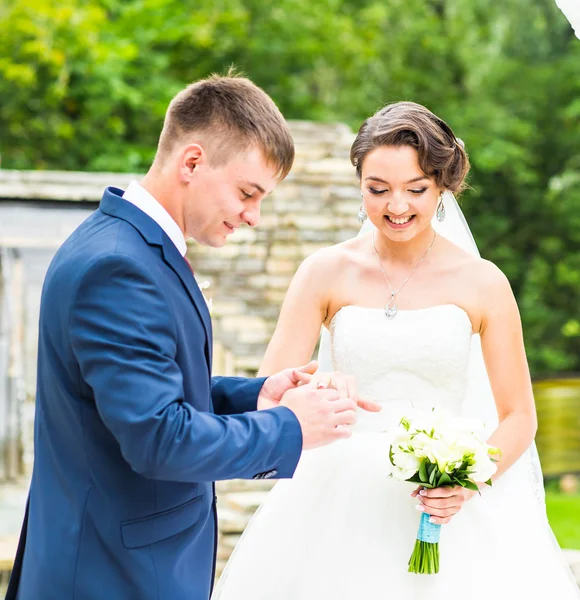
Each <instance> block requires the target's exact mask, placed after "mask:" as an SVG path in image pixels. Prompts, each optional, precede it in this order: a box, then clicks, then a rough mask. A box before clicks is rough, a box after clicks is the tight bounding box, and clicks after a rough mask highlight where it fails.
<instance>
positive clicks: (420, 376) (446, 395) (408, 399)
mask: <svg viewBox="0 0 580 600" xmlns="http://www.w3.org/2000/svg"><path fill="white" fill-rule="evenodd" d="M330 334H331V353H332V363H333V367H334V368H335V369H336V370H339V371H342V372H344V373H348V374H350V375H354V377H355V378H356V381H357V385H358V390H359V393H360V394H361V396H364V397H366V398H370V399H373V400H375V401H377V402H379V403H381V404H382V405H383V410H382V411H381V413H378V414H373V413H366V412H364V411H359V412H360V414H359V420H358V423H357V424H356V425H355V427H354V430H355V431H380V430H383V429H384V428H385V426H391V425H392V424H393V422H394V421H397V422H398V420H399V419H400V417H401V416H403V415H405V414H407V413H408V412H409V410H410V409H411V408H415V409H419V410H423V409H428V408H430V407H432V406H439V407H442V408H444V409H446V410H449V411H451V412H453V413H456V414H459V413H460V412H461V408H462V403H463V399H464V397H465V391H466V385H467V375H468V363H469V352H470V344H471V335H472V326H471V321H470V319H469V317H468V315H467V313H466V312H465V311H464V310H463V309H461V308H459V307H458V306H456V305H453V304H448V305H442V306H435V307H431V308H425V309H418V310H402V311H399V313H398V314H397V316H396V317H395V318H394V319H388V318H387V317H386V316H385V313H384V311H383V309H382V308H363V307H359V306H345V307H343V308H342V309H340V310H339V311H338V312H337V313H336V315H335V316H334V317H333V319H332V322H331V324H330Z"/></svg>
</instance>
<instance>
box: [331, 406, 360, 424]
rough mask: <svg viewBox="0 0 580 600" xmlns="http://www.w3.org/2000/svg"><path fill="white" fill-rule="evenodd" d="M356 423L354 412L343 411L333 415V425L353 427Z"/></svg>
mask: <svg viewBox="0 0 580 600" xmlns="http://www.w3.org/2000/svg"><path fill="white" fill-rule="evenodd" d="M355 423H356V412H355V411H354V410H343V411H341V412H339V413H336V414H335V415H334V425H335V427H338V426H340V425H354V424H355Z"/></svg>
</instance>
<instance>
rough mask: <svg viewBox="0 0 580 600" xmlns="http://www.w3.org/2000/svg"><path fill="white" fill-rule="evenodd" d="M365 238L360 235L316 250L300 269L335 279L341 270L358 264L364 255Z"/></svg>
mask: <svg viewBox="0 0 580 600" xmlns="http://www.w3.org/2000/svg"><path fill="white" fill-rule="evenodd" d="M365 238H366V235H362V236H359V237H355V238H351V239H348V240H346V241H344V242H340V243H338V244H334V245H333V246H328V247H325V248H321V249H319V250H316V251H315V252H314V253H313V254H311V255H310V256H309V257H308V258H306V259H305V260H304V262H303V263H302V266H301V267H300V268H301V269H307V270H308V271H314V272H316V273H318V274H328V275H333V276H334V277H336V275H338V274H339V273H340V272H342V270H343V269H345V268H349V267H353V266H356V265H357V264H358V263H359V262H360V260H361V259H362V257H363V256H364V253H365ZM337 270H340V271H338V272H337Z"/></svg>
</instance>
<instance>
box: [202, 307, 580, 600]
mask: <svg viewBox="0 0 580 600" xmlns="http://www.w3.org/2000/svg"><path fill="white" fill-rule="evenodd" d="M471 329H472V328H471V322H470V320H469V317H468V315H467V314H466V313H465V312H464V311H463V310H462V309H461V308H459V307H457V306H455V305H443V306H436V307H432V308H426V309H420V310H408V311H400V312H399V313H398V315H397V316H396V317H395V318H394V319H388V318H386V317H385V314H384V312H383V310H382V309H372V308H361V307H355V306H347V307H344V308H342V309H341V310H340V311H339V312H338V313H337V314H336V315H335V317H334V318H333V320H332V323H331V327H330V334H331V356H332V362H333V366H334V368H335V369H337V370H340V371H342V372H344V373H349V374H352V375H354V376H355V377H356V380H357V382H358V387H359V392H360V394H361V395H362V396H364V397H367V398H372V399H374V400H376V401H378V402H380V403H381V404H382V406H383V409H382V411H381V412H380V413H365V412H362V411H359V412H360V414H359V420H358V422H357V424H356V425H355V426H354V427H353V435H352V437H351V438H349V439H348V440H343V441H340V442H337V443H335V444H333V445H330V446H327V447H324V448H320V449H317V450H311V451H307V452H305V453H304V454H303V457H302V459H301V460H300V463H299V465H298V468H297V471H296V474H295V476H294V478H293V479H291V480H283V481H280V482H278V483H277V484H276V486H275V487H274V489H273V490H272V491H271V492H270V494H269V495H268V497H267V499H266V501H265V502H264V504H263V505H262V506H261V508H260V509H259V510H258V512H257V513H256V515H255V517H254V518H253V520H252V521H251V523H250V525H249V526H248V528H247V529H246V532H245V533H244V535H243V536H242V538H241V540H240V542H239V543H238V545H237V547H236V550H235V551H234V553H233V556H232V558H231V559H230V561H229V563H228V565H227V566H226V569H225V571H224V574H223V576H222V578H221V579H220V581H219V583H218V585H217V587H216V589H215V592H214V596H213V598H214V600H273V599H275V600H379V599H380V600H390V599H392V600H419V599H421V600H425V599H429V600H448V599H449V598H450V597H453V596H456V595H457V597H458V598H461V599H462V600H488V599H494V600H513V599H520V598H521V599H532V600H535V599H538V600H540V599H554V600H572V599H577V598H580V593H579V591H578V588H577V587H576V584H575V583H574V581H573V579H572V576H571V574H570V572H569V570H568V568H567V566H566V565H565V562H564V560H563V557H562V554H561V551H560V550H559V548H558V547H557V544H556V543H555V539H554V537H553V535H552V532H551V530H550V527H549V525H548V522H547V519H546V514H545V506H544V504H543V501H542V498H541V497H538V493H537V492H538V489H537V487H536V486H535V485H534V483H533V477H531V476H530V468H531V462H530V461H529V460H527V456H526V455H524V457H523V458H522V459H521V460H520V461H518V463H516V464H515V465H514V466H513V467H512V468H511V469H509V471H508V472H506V473H505V474H504V475H503V476H502V477H501V478H500V479H499V480H498V481H497V482H496V483H495V484H494V485H493V487H492V488H486V489H485V490H483V492H482V494H481V496H475V497H474V498H472V499H471V500H470V501H469V502H467V503H466V504H465V506H464V507H463V509H462V510H461V511H460V512H459V513H458V514H457V515H456V516H455V517H454V518H453V519H452V521H451V522H450V523H449V524H448V525H444V526H443V527H442V531H441V541H440V544H439V547H440V553H441V558H440V572H439V573H438V574H436V575H416V574H411V573H408V572H407V563H408V560H409V557H410V555H411V552H412V550H413V545H414V543H415V538H416V534H417V527H418V524H419V518H420V513H419V512H418V511H417V510H415V505H416V504H417V501H416V500H415V499H414V498H411V496H410V493H411V492H412V490H413V489H414V487H415V486H414V485H413V484H409V483H402V482H399V481H396V480H393V479H389V478H388V477H387V474H388V472H389V461H388V457H387V451H388V435H387V434H386V433H385V430H387V429H389V428H390V427H392V426H393V425H396V424H397V423H398V422H399V419H400V417H401V416H403V415H407V414H409V413H410V412H411V411H413V410H417V409H422V408H430V407H431V406H439V407H442V408H444V409H447V410H449V411H451V412H453V413H454V414H457V415H463V414H465V412H466V411H465V407H466V405H467V404H468V400H469V398H468V397H469V392H468V389H467V382H468V371H469V357H470V352H471V348H472V339H473V340H475V339H476V338H477V341H478V339H479V338H478V336H473V335H472V331H471Z"/></svg>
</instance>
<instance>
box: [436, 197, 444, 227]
mask: <svg viewBox="0 0 580 600" xmlns="http://www.w3.org/2000/svg"><path fill="white" fill-rule="evenodd" d="M439 200H440V202H439V206H438V207H437V220H438V221H439V223H443V221H445V205H444V204H443V194H441V195H440V196H439Z"/></svg>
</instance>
